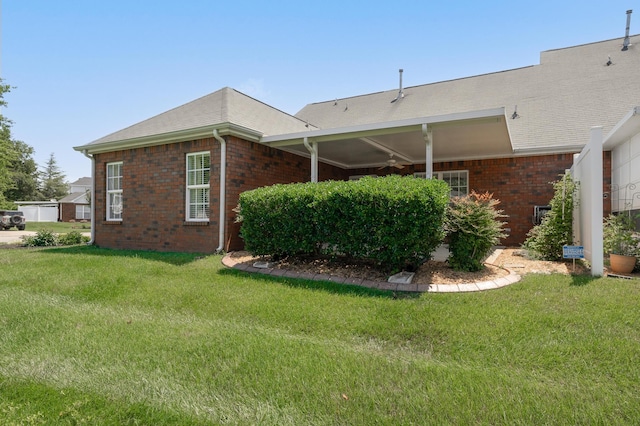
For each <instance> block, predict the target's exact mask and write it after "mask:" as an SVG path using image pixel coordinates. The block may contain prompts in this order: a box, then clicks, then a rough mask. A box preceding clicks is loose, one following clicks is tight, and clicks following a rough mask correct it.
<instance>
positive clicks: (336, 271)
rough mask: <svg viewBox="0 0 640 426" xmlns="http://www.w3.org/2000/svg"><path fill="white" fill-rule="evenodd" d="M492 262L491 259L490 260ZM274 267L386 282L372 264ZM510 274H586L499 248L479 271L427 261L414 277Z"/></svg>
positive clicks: (239, 258)
mask: <svg viewBox="0 0 640 426" xmlns="http://www.w3.org/2000/svg"><path fill="white" fill-rule="evenodd" d="M229 256H230V257H231V258H232V259H233V261H234V262H237V263H245V264H247V265H252V264H253V263H254V262H255V261H257V260H268V259H264V258H258V257H252V256H251V255H250V254H249V253H247V252H242V251H241V252H234V253H229ZM492 260H493V259H492ZM274 268H277V269H286V270H292V271H296V272H307V273H317V274H326V275H334V276H342V277H346V278H363V279H368V280H371V281H386V280H387V278H388V275H385V274H384V273H382V272H380V271H378V270H376V269H375V268H374V267H373V266H372V265H370V264H366V263H358V262H347V261H343V260H337V261H330V260H328V259H284V260H283V261H280V262H279V263H278V264H277V265H276V266H274ZM509 271H513V272H515V273H516V274H518V275H526V274H530V273H540V274H551V273H561V274H571V273H576V274H586V273H588V269H587V268H585V267H584V265H582V263H581V262H579V261H577V262H576V266H575V272H574V271H573V262H572V261H563V262H550V261H542V260H534V259H530V258H528V257H526V253H525V252H523V251H522V250H520V249H517V248H505V249H500V252H499V255H498V256H497V258H495V260H493V263H492V264H486V268H485V269H484V270H482V271H480V272H459V271H454V270H453V269H452V268H450V267H449V265H448V264H447V263H446V262H436V261H432V260H431V261H428V262H426V263H424V264H423V265H422V266H421V267H420V268H419V269H418V271H416V275H415V276H414V278H413V280H412V283H415V284H464V283H473V282H482V281H492V280H495V279H497V278H500V277H503V276H506V275H508V274H509Z"/></svg>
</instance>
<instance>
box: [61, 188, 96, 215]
mask: <svg viewBox="0 0 640 426" xmlns="http://www.w3.org/2000/svg"><path fill="white" fill-rule="evenodd" d="M92 182H93V180H92V179H91V178H89V177H83V178H80V179H78V180H77V181H75V182H73V183H71V184H70V185H69V190H70V193H69V195H67V196H65V197H64V198H62V199H60V200H59V201H58V203H59V208H58V210H59V211H58V220H60V221H62V222H69V221H71V220H75V221H80V220H91V203H90V200H91V195H90V194H91V185H92Z"/></svg>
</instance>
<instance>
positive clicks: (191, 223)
mask: <svg viewBox="0 0 640 426" xmlns="http://www.w3.org/2000/svg"><path fill="white" fill-rule="evenodd" d="M182 224H183V225H184V226H209V221H208V220H199V221H186V220H185V221H184V222H183V223H182Z"/></svg>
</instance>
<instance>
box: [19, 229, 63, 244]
mask: <svg viewBox="0 0 640 426" xmlns="http://www.w3.org/2000/svg"><path fill="white" fill-rule="evenodd" d="M22 241H23V244H24V245H25V246H27V247H53V246H57V245H58V244H59V238H58V234H55V233H53V232H52V231H51V230H49V229H40V230H39V231H38V232H36V235H25V236H23V237H22Z"/></svg>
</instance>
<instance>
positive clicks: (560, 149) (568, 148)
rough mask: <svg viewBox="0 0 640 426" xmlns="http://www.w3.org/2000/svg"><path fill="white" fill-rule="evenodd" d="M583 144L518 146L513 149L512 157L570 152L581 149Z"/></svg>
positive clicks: (576, 151)
mask: <svg viewBox="0 0 640 426" xmlns="http://www.w3.org/2000/svg"><path fill="white" fill-rule="evenodd" d="M584 146H585V144H581V145H562V146H547V147H542V148H519V149H514V150H513V156H514V157H525V156H527V155H553V154H571V153H578V152H580V151H582V149H583V148H584Z"/></svg>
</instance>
